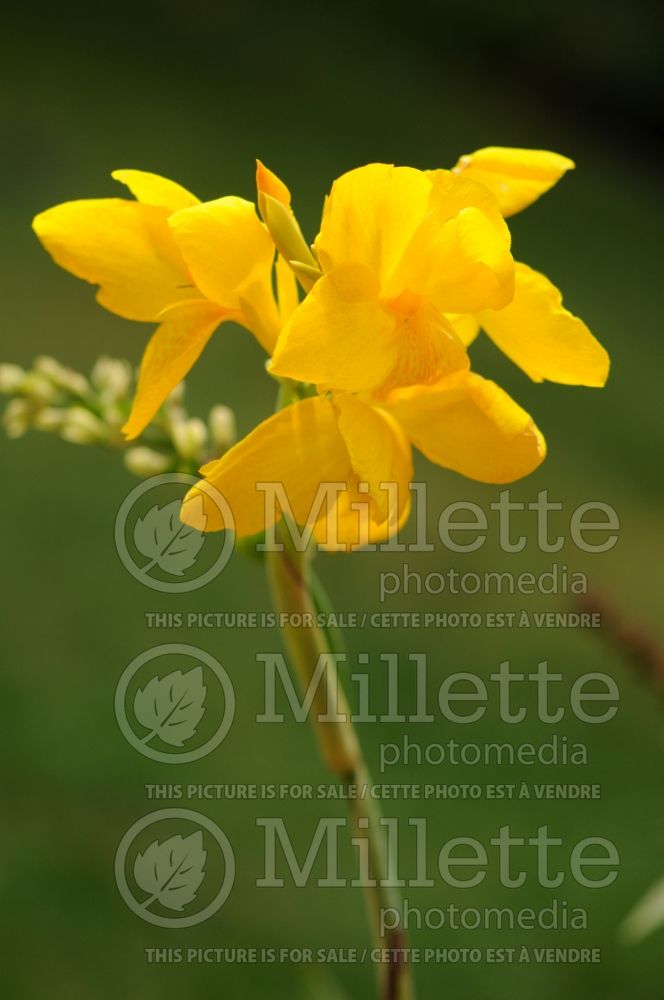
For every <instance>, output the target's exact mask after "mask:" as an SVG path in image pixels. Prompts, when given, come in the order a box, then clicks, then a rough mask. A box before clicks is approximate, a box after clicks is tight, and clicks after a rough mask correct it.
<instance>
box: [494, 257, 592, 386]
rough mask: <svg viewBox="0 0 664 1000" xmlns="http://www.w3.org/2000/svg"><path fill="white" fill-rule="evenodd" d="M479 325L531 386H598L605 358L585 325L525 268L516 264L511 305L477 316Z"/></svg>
mask: <svg viewBox="0 0 664 1000" xmlns="http://www.w3.org/2000/svg"><path fill="white" fill-rule="evenodd" d="M478 318H479V321H480V324H481V326H482V327H483V328H484V329H485V330H486V332H487V333H488V334H489V336H490V337H491V339H492V340H493V341H494V342H495V343H496V344H497V346H498V347H499V348H500V349H501V351H504V353H505V354H506V355H507V356H508V358H511V360H512V361H513V362H514V363H515V364H517V365H518V366H519V367H520V368H522V369H523V370H524V371H525V372H526V374H527V375H529V376H530V377H531V378H532V379H533V380H534V381H535V382H541V381H542V380H543V379H548V380H549V381H550V382H562V383H563V384H564V385H587V386H602V385H604V383H605V382H606V380H607V378H608V374H609V356H608V354H607V352H606V351H605V350H604V348H603V347H602V345H601V344H600V343H599V341H598V340H596V339H595V337H593V335H592V333H591V332H590V330H589V329H588V327H587V326H586V325H585V323H584V322H583V321H582V320H580V319H578V317H576V316H574V315H572V313H570V312H568V310H567V309H565V308H564V306H563V304H562V296H561V294H560V292H559V291H558V289H557V288H556V287H555V285H553V284H551V282H550V281H549V279H548V278H546V277H545V276H544V275H543V274H539V273H538V272H537V271H533V270H532V268H530V267H527V265H526V264H517V265H516V286H515V294H514V300H513V302H512V303H511V304H510V305H508V306H506V307H505V308H504V309H500V310H498V311H493V310H489V311H487V312H483V313H481V314H480V316H479V317H478Z"/></svg>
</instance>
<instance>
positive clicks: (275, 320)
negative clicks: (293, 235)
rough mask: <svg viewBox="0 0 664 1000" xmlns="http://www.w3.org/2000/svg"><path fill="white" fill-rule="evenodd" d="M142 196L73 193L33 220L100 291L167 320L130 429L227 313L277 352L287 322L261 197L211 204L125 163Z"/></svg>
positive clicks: (152, 349) (48, 244)
mask: <svg viewBox="0 0 664 1000" xmlns="http://www.w3.org/2000/svg"><path fill="white" fill-rule="evenodd" d="M112 176H113V177H114V178H115V179H116V180H118V181H120V182H121V183H123V184H125V185H126V186H127V187H128V188H129V189H130V191H131V192H132V193H133V194H134V195H135V197H136V200H135V201H132V200H129V199H122V198H98V199H89V200H81V201H71V202H66V203H64V204H62V205H57V206H55V208H51V209H48V210H47V211H45V212H42V213H41V214H40V215H38V216H37V217H36V218H35V220H34V222H33V228H34V230H35V232H36V234H37V236H38V237H39V239H40V240H41V242H42V244H43V245H44V247H45V248H46V249H47V250H48V252H49V253H50V254H51V256H52V257H53V259H54V260H55V261H56V263H58V264H60V266H61V267H64V268H65V269H66V270H68V271H71V272H72V274H75V275H76V276H77V277H79V278H83V279H84V280H85V281H89V282H90V283H91V284H94V285H98V286H99V290H98V292H97V301H98V302H99V303H100V305H102V306H104V307H105V308H106V309H109V310H110V311H111V312H114V313H117V314H118V315H120V316H124V317H125V318H127V319H133V320H140V321H145V322H158V323H159V326H158V328H157V330H156V332H155V333H154V335H153V336H152V338H151V340H150V342H149V343H148V345H147V348H146V350H145V353H144V355H143V361H142V364H141V372H140V377H139V382H138V387H137V391H136V397H135V399H134V403H133V408H132V412H131V415H130V417H129V420H128V422H127V424H126V425H125V427H124V432H125V435H126V436H127V437H128V438H134V437H136V436H137V435H138V434H140V432H141V431H142V430H143V428H144V427H145V426H146V425H147V424H148V423H149V422H150V420H151V419H152V417H153V416H154V414H155V413H156V412H157V410H158V409H159V407H160V406H161V404H162V403H163V401H164V400H165V399H166V397H167V396H168V394H169V393H170V391H171V390H172V389H173V388H174V387H175V386H176V385H177V384H178V383H179V382H180V381H181V380H182V379H183V378H184V376H185V375H186V374H187V372H188V371H189V370H190V368H191V367H192V366H193V365H194V364H195V362H196V361H197V359H198V357H199V356H200V354H201V352H202V351H203V348H204V347H205V345H206V343H207V342H208V340H209V339H210V337H211V336H212V334H213V333H214V331H215V330H216V329H217V327H218V326H219V324H220V323H223V322H224V321H226V320H234V321H235V322H237V323H241V324H242V325H243V326H245V327H246V328H247V329H248V330H250V331H251V332H252V333H253V334H254V336H255V337H256V338H257V339H258V341H259V342H260V343H261V344H262V346H263V347H264V348H265V350H266V351H268V352H271V351H272V349H273V347H274V344H275V342H276V338H277V335H278V332H279V328H280V319H279V314H278V311H277V306H276V303H275V301H274V296H273V293H272V285H271V281H272V265H273V262H274V245H273V243H272V239H271V237H270V236H269V234H268V232H267V230H266V229H265V226H264V225H263V224H262V223H261V221H260V220H259V219H258V216H257V215H256V211H255V208H254V206H253V205H252V203H251V202H248V201H245V200H244V199H242V198H236V197H224V198H219V199H217V200H216V201H211V202H207V203H205V204H202V203H201V202H200V201H199V199H198V198H196V197H195V196H194V195H193V194H191V193H190V192H189V191H187V190H186V189H185V188H183V187H181V186H180V185H179V184H176V183H175V182H173V181H170V180H167V179H166V178H163V177H159V176H158V175H156V174H151V173H147V172H145V171H142V170H116V171H114V173H113V175H112Z"/></svg>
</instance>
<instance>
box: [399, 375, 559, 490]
mask: <svg viewBox="0 0 664 1000" xmlns="http://www.w3.org/2000/svg"><path fill="white" fill-rule="evenodd" d="M389 409H390V412H391V413H392V414H393V415H394V416H395V418H396V419H397V420H398V421H399V423H400V424H401V425H402V427H403V428H404V431H405V432H406V434H407V435H408V437H409V438H410V440H411V441H412V443H413V444H414V445H415V447H416V448H419V450H420V451H421V452H423V453H424V454H425V455H426V456H427V458H429V459H430V460H431V461H432V462H435V463H436V464H437V465H442V466H443V467H444V468H446V469H454V471H455V472H460V473H461V474H462V475H464V476H468V478H470V479H478V480H480V481H481V482H485V483H509V482H512V481H513V480H515V479H520V478H521V477H522V476H526V475H528V473H530V472H532V471H533V470H534V469H536V468H537V466H538V465H539V464H540V463H541V462H542V461H543V459H544V457H545V455H546V445H545V443H544V438H543V437H542V435H541V434H540V432H539V430H538V429H537V427H536V426H535V424H534V423H533V421H532V419H531V417H530V416H529V415H528V414H527V413H526V411H525V410H523V409H522V408H521V407H520V406H518V405H517V404H516V403H515V402H514V400H513V399H511V398H510V397H509V396H508V395H507V393H506V392H503V390H502V389H500V388H499V387H498V386H497V385H496V384H495V383H494V382H489V381H487V380H486V379H483V378H481V377H480V376H479V375H475V374H472V373H470V374H468V375H465V376H460V377H457V378H453V379H450V380H448V381H447V382H446V383H442V384H441V385H440V386H430V387H427V388H425V389H417V388H414V389H406V390H401V391H400V392H396V393H394V396H393V397H392V398H391V399H390V401H389Z"/></svg>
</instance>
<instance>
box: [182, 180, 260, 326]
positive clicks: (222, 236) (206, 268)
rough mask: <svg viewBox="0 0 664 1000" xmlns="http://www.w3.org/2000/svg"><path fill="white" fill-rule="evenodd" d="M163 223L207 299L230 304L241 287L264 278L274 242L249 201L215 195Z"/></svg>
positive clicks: (236, 302) (232, 306) (235, 304)
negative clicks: (171, 234) (170, 231)
mask: <svg viewBox="0 0 664 1000" xmlns="http://www.w3.org/2000/svg"><path fill="white" fill-rule="evenodd" d="M168 223H169V226H170V227H171V230H172V232H173V236H174V237H175V241H176V243H177V245H178V247H179V248H180V250H181V252H182V256H183V257H184V259H185V261H186V263H187V266H188V267H189V270H190V271H191V274H192V275H193V277H194V280H195V282H196V284H197V285H198V287H199V288H200V290H201V291H202V292H203V294H204V295H206V296H207V298H209V299H212V301H213V302H217V303H218V304H219V305H220V306H223V307H225V308H227V309H233V310H235V309H238V308H239V304H240V297H241V294H242V290H243V288H245V287H247V286H249V285H251V284H252V283H254V282H256V281H260V282H262V283H263V284H266V285H267V284H269V281H270V273H271V267H272V262H273V259H274V246H273V244H272V240H271V239H270V237H269V235H268V233H267V230H266V229H265V226H264V225H263V224H262V223H261V222H260V220H259V218H258V216H257V215H256V211H255V209H254V206H253V205H252V203H251V202H250V201H245V200H244V199H243V198H235V197H233V196H228V197H225V198H219V199H217V200H216V201H208V202H205V203H204V204H202V205H196V206H195V207H193V208H186V209H184V210H183V211H180V212H175V213H174V214H173V215H171V217H170V218H169V220H168Z"/></svg>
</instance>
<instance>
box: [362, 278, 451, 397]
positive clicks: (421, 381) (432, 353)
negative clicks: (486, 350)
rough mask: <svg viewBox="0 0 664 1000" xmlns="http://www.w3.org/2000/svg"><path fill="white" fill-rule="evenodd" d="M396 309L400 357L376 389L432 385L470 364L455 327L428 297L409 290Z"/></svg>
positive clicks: (384, 391) (379, 391)
mask: <svg viewBox="0 0 664 1000" xmlns="http://www.w3.org/2000/svg"><path fill="white" fill-rule="evenodd" d="M392 310H393V312H394V314H395V315H396V317H397V323H398V325H397V331H396V336H397V348H398V352H397V357H396V359H395V362H394V365H393V367H392V370H391V371H390V373H389V375H388V376H387V378H386V379H385V380H384V381H383V382H382V383H381V385H380V386H379V387H377V389H376V390H375V391H376V392H377V393H378V394H379V395H381V396H383V395H385V394H386V393H388V392H390V391H391V390H393V389H396V388H403V387H406V386H410V385H429V384H431V383H434V382H439V381H440V380H441V379H442V378H445V377H446V376H448V375H451V374H453V373H454V372H459V371H465V370H467V369H468V368H469V367H470V361H469V358H468V352H467V351H466V348H465V346H464V344H463V343H462V342H461V340H459V338H458V337H457V335H456V331H455V329H454V327H453V326H452V325H451V324H450V323H448V321H447V320H446V318H445V317H444V316H443V315H442V314H441V313H439V312H438V310H437V309H436V308H435V307H434V306H433V305H431V303H430V302H428V301H427V300H426V299H420V298H419V297H413V296H412V295H411V294H410V293H409V292H405V293H404V294H403V295H401V296H400V297H399V299H398V300H397V301H396V302H393V303H392Z"/></svg>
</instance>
